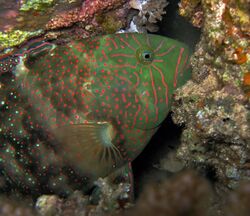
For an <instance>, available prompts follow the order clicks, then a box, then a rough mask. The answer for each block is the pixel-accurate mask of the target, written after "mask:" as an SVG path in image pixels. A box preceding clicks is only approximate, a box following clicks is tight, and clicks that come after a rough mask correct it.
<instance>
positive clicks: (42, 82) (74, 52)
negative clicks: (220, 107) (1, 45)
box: [0, 33, 191, 192]
mask: <svg viewBox="0 0 250 216" xmlns="http://www.w3.org/2000/svg"><path fill="white" fill-rule="evenodd" d="M17 57H18V61H17V60H16V58H17ZM188 58H189V57H188V48H187V47H186V46H185V45H184V44H182V43H180V42H177V41H175V40H172V39H170V38H166V37H162V36H157V35H150V34H137V33H130V34H115V35H106V36H99V37H94V38H87V39H82V40H78V41H71V42H69V43H67V44H64V45H57V44H56V43H49V42H41V43H35V44H33V45H31V46H29V47H28V48H26V49H25V50H23V51H22V52H21V53H18V54H16V55H15V58H14V60H15V61H14V62H15V63H16V64H15V65H13V69H12V67H9V65H10V64H11V63H9V62H8V64H9V65H8V68H11V69H12V70H11V73H12V75H9V76H11V77H12V79H14V83H15V92H16V94H17V98H21V99H20V100H21V101H19V102H12V105H11V107H12V109H14V110H15V111H17V112H18V113H19V115H18V118H16V119H14V118H13V115H14V114H13V112H10V113H9V115H10V116H12V117H10V118H11V119H12V120H10V121H7V120H6V121H3V122H1V128H2V130H1V131H2V133H4V136H5V137H6V135H7V134H8V137H9V138H12V139H13V138H15V139H16V140H19V144H17V143H15V144H13V143H12V144H6V145H4V148H2V151H1V154H0V157H2V160H1V161H0V162H1V163H0V165H1V166H2V169H3V170H4V172H2V173H3V174H4V175H5V176H7V177H8V179H9V182H15V183H16V182H18V185H19V186H20V185H21V186H22V187H24V188H25V190H26V189H27V190H30V189H29V188H41V187H42V188H49V190H51V191H52V192H54V191H56V189H53V187H52V186H51V184H50V183H49V182H48V181H47V180H46V178H45V177H48V176H50V175H51V174H50V172H52V176H60V177H61V178H62V179H63V180H62V182H64V183H65V182H69V181H70V179H73V177H68V176H71V175H72V176H78V177H79V178H80V180H79V181H80V182H81V184H83V185H84V184H85V186H81V187H86V188H87V187H89V185H91V182H93V181H94V180H96V179H97V178H98V177H104V176H107V175H108V174H110V173H112V172H114V171H115V170H117V169H119V168H120V167H122V166H124V165H126V164H128V163H130V162H131V161H132V160H133V159H134V158H135V157H136V156H137V155H138V154H139V153H140V152H141V151H142V150H143V148H144V147H145V145H146V144H147V143H148V142H149V140H150V138H151V137H152V136H153V134H154V133H155V132H156V130H157V129H158V128H159V126H160V124H161V122H162V121H163V120H164V119H165V117H166V116H167V114H168V112H169V110H170V107H171V101H172V96H173V93H174V91H175V89H176V88H177V87H179V86H181V85H183V84H184V83H185V82H186V81H187V80H188V79H189V77H190V75H191V74H190V69H189V63H188V62H189V61H188ZM5 61H6V59H5ZM11 61H12V62H13V59H12V60H11ZM17 62H18V64H17ZM0 66H1V65H0ZM2 71H3V69H2ZM4 76H5V74H4V73H2V77H4ZM2 79H3V78H2ZM15 124H16V127H18V128H15V129H16V130H15V132H13V129H11V125H14V127H15ZM20 130H21V131H22V134H21V135H20V134H18V135H16V134H17V133H18V131H20ZM30 134H31V135H30ZM27 137H28V139H27ZM6 140H7V139H4V141H3V142H7V141H6ZM20 143H21V144H20ZM10 146H12V150H13V149H14V150H13V153H11V154H10V155H11V156H6V155H8V154H7V153H6V150H8V151H9V152H10V151H11V150H10V149H9V148H10ZM27 151H28V153H26V152H27ZM18 155H19V156H18ZM20 155H21V156H20ZM7 157H9V158H11V160H12V161H13V162H12V164H11V165H8V162H7V161H6V160H5V161H4V162H3V160H4V158H7ZM22 157H23V158H22ZM51 157H52V158H51ZM20 158H21V159H22V160H21V162H20ZM46 158H47V159H46ZM24 160H27V162H23V161H24ZM13 164H14V165H13ZM8 166H12V168H10V167H8ZM43 167H45V168H43ZM10 170H11V171H10ZM35 170H37V171H38V172H39V173H36V174H35V175H34V174H32V173H34V171H35ZM70 172H71V173H72V174H70ZM28 178H30V179H31V180H30V182H28V180H27V179H28ZM56 178H57V177H56ZM48 179H51V178H49V177H48ZM65 179H66V180H65ZM20 182H23V183H20ZM27 182H28V183H27ZM41 182H42V183H41ZM56 182H57V184H59V183H58V182H60V181H59V180H56ZM64 183H63V184H64ZM65 184H66V183H65ZM59 185H60V184H59Z"/></svg>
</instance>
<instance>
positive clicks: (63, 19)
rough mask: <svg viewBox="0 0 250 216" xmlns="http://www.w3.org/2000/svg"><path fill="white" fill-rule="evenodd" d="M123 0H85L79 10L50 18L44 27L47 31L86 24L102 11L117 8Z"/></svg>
mask: <svg viewBox="0 0 250 216" xmlns="http://www.w3.org/2000/svg"><path fill="white" fill-rule="evenodd" d="M124 2H125V1H124V0H109V1H100V0H94V1H91V0H86V1H84V2H83V5H82V7H81V8H76V9H74V10H71V11H69V12H67V13H64V14H59V15H57V16H55V17H54V18H52V19H51V20H50V21H49V22H48V23H47V25H46V28H47V29H56V28H61V27H69V26H71V25H72V24H74V23H76V22H83V23H86V22H88V21H89V20H92V18H93V17H94V16H96V15H97V14H100V13H101V12H102V11H105V10H110V9H114V8H117V7H118V6H120V5H121V4H122V3H124Z"/></svg>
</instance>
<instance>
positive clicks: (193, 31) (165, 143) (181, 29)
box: [132, 0, 201, 198]
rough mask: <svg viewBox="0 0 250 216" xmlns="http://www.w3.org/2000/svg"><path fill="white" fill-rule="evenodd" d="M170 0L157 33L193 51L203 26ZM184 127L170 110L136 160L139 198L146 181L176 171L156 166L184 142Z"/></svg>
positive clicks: (136, 190)
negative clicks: (177, 41)
mask: <svg viewBox="0 0 250 216" xmlns="http://www.w3.org/2000/svg"><path fill="white" fill-rule="evenodd" d="M168 2H169V5H168V6H167V12H166V14H165V16H164V17H163V20H162V21H161V22H160V23H159V27H160V29H159V31H158V32H156V34H159V35H164V36H167V37H170V38H173V39H176V40H179V41H181V42H184V43H185V44H187V45H188V46H189V48H190V51H191V53H192V52H193V51H194V49H195V45H196V44H197V43H198V41H199V38H200V35H201V30H200V29H198V28H195V27H193V26H192V25H191V24H190V23H189V22H188V21H187V20H186V19H185V18H183V17H181V16H180V15H179V14H178V3H179V1H176V0H169V1H168ZM182 129H183V126H179V125H175V124H174V123H173V121H172V119H171V114H169V115H168V116H167V118H166V119H165V121H164V122H163V123H162V125H161V127H160V128H159V130H158V131H157V132H156V134H155V135H154V136H153V137H152V139H151V141H150V142H149V143H148V145H147V146H146V148H145V149H144V150H143V152H142V153H141V154H140V155H139V156H138V157H137V158H136V159H135V160H134V161H133V163H132V165H133V166H132V167H133V174H134V186H135V198H138V196H139V195H140V192H141V191H142V189H143V188H144V186H145V185H147V184H149V183H151V182H159V181H161V180H163V179H166V178H168V177H170V176H171V175H172V173H170V172H168V171H163V170H159V169H157V168H155V166H156V165H157V164H159V161H160V160H161V159H163V158H164V157H166V156H167V154H168V153H169V152H170V151H172V150H174V149H176V148H177V147H178V145H180V137H181V133H182Z"/></svg>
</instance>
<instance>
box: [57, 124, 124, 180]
mask: <svg viewBox="0 0 250 216" xmlns="http://www.w3.org/2000/svg"><path fill="white" fill-rule="evenodd" d="M53 133H54V135H55V138H56V139H57V140H58V141H59V152H61V153H62V154H63V157H64V158H65V159H66V160H68V161H69V162H70V163H71V164H72V165H73V166H75V167H77V168H78V169H79V171H80V172H83V173H90V174H93V175H96V176H105V175H107V174H108V173H109V172H111V171H112V170H113V169H114V168H116V167H117V166H121V164H123V158H122V155H121V153H120V150H119V148H118V147H117V146H116V145H115V143H114V139H115V136H116V131H115V129H114V127H113V126H112V124H111V123H108V122H102V123H88V124H75V125H67V126H63V127H59V128H56V129H55V130H54V131H53Z"/></svg>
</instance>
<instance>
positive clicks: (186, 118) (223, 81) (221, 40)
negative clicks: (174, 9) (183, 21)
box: [173, 0, 250, 191]
mask: <svg viewBox="0 0 250 216" xmlns="http://www.w3.org/2000/svg"><path fill="white" fill-rule="evenodd" d="M247 3H249V1H248V0H243V1H237V2H235V1H230V0H228V1H223V0H216V1H210V0H206V1H185V0H183V1H181V3H180V7H181V8H180V13H181V14H182V15H184V16H187V17H188V18H189V19H191V18H192V16H194V14H195V11H196V10H197V8H199V10H202V13H203V20H202V35H201V40H200V42H199V43H198V44H197V46H196V50H195V53H194V54H193V56H192V58H191V65H192V68H193V80H192V81H189V82H188V83H187V85H186V86H184V87H183V88H182V89H181V90H178V91H177V93H176V97H175V99H176V101H175V103H174V107H173V111H174V115H173V119H174V121H175V122H176V123H178V124H183V123H185V130H184V132H183V135H182V144H181V145H180V147H179V148H178V150H177V157H178V158H179V159H180V160H183V161H184V162H185V163H186V165H188V166H192V167H196V168H198V169H199V170H200V171H202V172H205V173H207V175H208V176H209V177H210V179H211V180H212V181H214V183H215V186H216V190H217V191H221V190H222V191H224V190H227V189H232V188H234V187H236V186H237V185H238V183H239V180H240V179H250V175H249V150H250V124H249V122H250V121H249V116H250V112H249V110H250V105H249V78H248V77H249V66H250V58H249V56H250V55H249V47H250V46H249V45H250V41H249V33H250V27H249V26H250V15H249V13H248V12H247V11H248V9H249V7H244V6H243V5H244V4H245V5H247ZM248 5H249V4H248Z"/></svg>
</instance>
